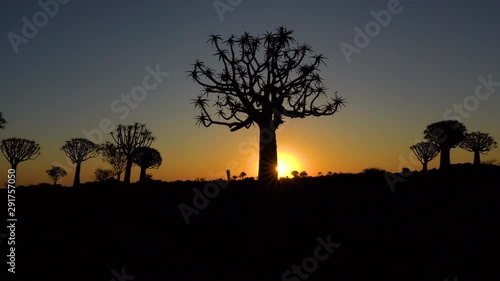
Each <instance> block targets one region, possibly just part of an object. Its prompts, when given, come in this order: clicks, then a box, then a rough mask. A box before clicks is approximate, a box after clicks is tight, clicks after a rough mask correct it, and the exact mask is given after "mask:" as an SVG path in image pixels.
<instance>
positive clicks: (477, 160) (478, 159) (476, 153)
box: [474, 151, 481, 165]
mask: <svg viewBox="0 0 500 281" xmlns="http://www.w3.org/2000/svg"><path fill="white" fill-rule="evenodd" d="M474 165H481V157H480V156H479V151H474Z"/></svg>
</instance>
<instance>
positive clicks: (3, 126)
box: [0, 112, 7, 129]
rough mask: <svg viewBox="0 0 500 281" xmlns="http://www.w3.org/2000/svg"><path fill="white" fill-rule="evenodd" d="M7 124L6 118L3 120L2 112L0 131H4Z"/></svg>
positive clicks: (0, 114) (0, 115)
mask: <svg viewBox="0 0 500 281" xmlns="http://www.w3.org/2000/svg"><path fill="white" fill-rule="evenodd" d="M5 124H7V121H6V120H5V118H3V114H2V112H0V129H4V128H5Z"/></svg>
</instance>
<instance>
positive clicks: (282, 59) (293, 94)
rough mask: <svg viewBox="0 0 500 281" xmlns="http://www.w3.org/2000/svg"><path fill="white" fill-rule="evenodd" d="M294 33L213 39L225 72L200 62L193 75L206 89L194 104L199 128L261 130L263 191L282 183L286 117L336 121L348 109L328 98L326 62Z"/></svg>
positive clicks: (282, 30) (278, 31)
mask: <svg viewBox="0 0 500 281" xmlns="http://www.w3.org/2000/svg"><path fill="white" fill-rule="evenodd" d="M292 33H293V31H292V30H287V29H286V28H284V27H280V28H278V29H276V32H274V33H270V32H268V33H266V34H265V35H263V36H260V37H254V36H252V35H250V34H248V33H246V32H245V33H244V34H243V35H242V36H240V37H236V36H234V35H233V36H230V37H229V38H228V39H227V40H225V41H224V40H223V39H222V38H221V37H220V36H219V35H211V36H210V39H209V42H210V43H211V44H212V47H213V48H215V49H216V52H215V54H214V55H215V56H216V57H217V58H218V60H219V61H220V62H222V70H221V71H220V73H216V72H215V70H214V69H212V68H210V67H207V66H206V65H205V64H204V63H203V62H201V61H196V62H195V63H194V69H193V70H192V71H190V74H189V76H190V77H192V78H193V80H194V81H195V82H196V83H198V84H199V85H201V86H202V87H203V92H202V94H201V95H199V96H198V98H197V99H195V100H194V102H193V104H194V107H195V109H196V108H197V109H199V110H200V111H201V113H200V115H198V116H197V117H196V119H197V122H196V123H197V125H203V126H205V127H209V126H211V125H223V126H227V127H229V128H230V130H231V131H236V130H239V129H241V128H249V127H250V126H251V125H252V124H257V126H258V127H259V130H260V141H259V142H260V153H259V174H258V178H259V184H260V185H262V184H266V185H271V184H272V183H273V182H275V181H276V180H277V178H278V172H277V170H276V167H277V165H278V155H277V145H276V129H277V128H278V126H279V125H280V124H282V123H283V122H284V121H283V119H284V117H289V118H299V117H300V118H304V117H307V116H325V115H333V114H335V113H336V112H337V111H338V110H339V108H340V107H341V106H343V105H344V100H343V99H342V98H340V97H337V96H335V97H334V98H328V97H327V95H326V93H325V91H326V88H325V87H324V86H323V83H322V78H321V77H320V76H319V74H318V71H319V66H320V64H321V63H324V60H325V57H323V56H322V55H315V54H314V53H313V51H312V49H311V47H310V46H308V45H306V44H303V45H299V44H297V43H296V41H295V39H294V38H293V37H292ZM307 60H311V61H310V62H308V63H307V62H306V61H307ZM209 103H210V104H209ZM211 106H213V107H211ZM212 108H213V110H212V111H211V109H212Z"/></svg>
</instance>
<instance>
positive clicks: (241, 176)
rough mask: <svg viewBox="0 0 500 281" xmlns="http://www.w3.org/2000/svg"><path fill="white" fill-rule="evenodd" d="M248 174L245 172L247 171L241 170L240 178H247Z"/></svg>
mask: <svg viewBox="0 0 500 281" xmlns="http://www.w3.org/2000/svg"><path fill="white" fill-rule="evenodd" d="M246 176H247V173H245V172H241V173H240V179H241V180H243V179H245V177H246Z"/></svg>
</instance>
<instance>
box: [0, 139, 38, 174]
mask: <svg viewBox="0 0 500 281" xmlns="http://www.w3.org/2000/svg"><path fill="white" fill-rule="evenodd" d="M0 150H2V154H3V156H5V158H6V159H7V161H9V163H10V165H11V167H12V169H14V170H15V171H16V173H17V165H19V163H21V162H23V161H28V160H34V159H36V158H37V157H38V155H40V145H39V144H38V143H37V142H35V141H33V140H27V139H22V138H9V139H4V140H2V144H1V145H0Z"/></svg>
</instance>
